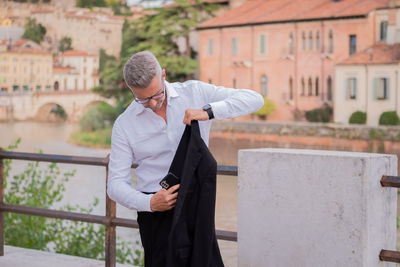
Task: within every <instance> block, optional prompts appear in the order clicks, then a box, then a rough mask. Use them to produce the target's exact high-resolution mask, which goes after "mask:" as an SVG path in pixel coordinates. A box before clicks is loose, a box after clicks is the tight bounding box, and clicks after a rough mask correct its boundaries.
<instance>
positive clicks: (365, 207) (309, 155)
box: [238, 149, 397, 267]
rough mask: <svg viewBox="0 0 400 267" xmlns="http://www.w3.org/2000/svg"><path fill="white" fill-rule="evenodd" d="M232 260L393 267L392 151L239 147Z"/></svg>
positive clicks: (260, 265)
mask: <svg viewBox="0 0 400 267" xmlns="http://www.w3.org/2000/svg"><path fill="white" fill-rule="evenodd" d="M238 166H239V177H238V186H239V188H238V263H239V266H251V267H268V266H271V267H277V266H279V267H281V266H282V267H292V266H293V267H301V266H304V267H321V266H324V267H338V266H351V267H352V266H357V267H376V266H395V264H392V263H386V262H385V263H384V262H381V261H380V260H379V252H380V250H381V249H388V250H396V207H397V189H394V188H384V187H382V186H381V185H380V179H381V177H382V175H397V157H396V156H395V155H386V154H371V153H353V152H339V151H319V150H300V149H249V150H240V151H239V164H238Z"/></svg>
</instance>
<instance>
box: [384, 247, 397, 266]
mask: <svg viewBox="0 0 400 267" xmlns="http://www.w3.org/2000/svg"><path fill="white" fill-rule="evenodd" d="M379 259H380V260H381V261H389V262H396V263H400V252H399V251H393V250H385V249H382V250H381V253H379Z"/></svg>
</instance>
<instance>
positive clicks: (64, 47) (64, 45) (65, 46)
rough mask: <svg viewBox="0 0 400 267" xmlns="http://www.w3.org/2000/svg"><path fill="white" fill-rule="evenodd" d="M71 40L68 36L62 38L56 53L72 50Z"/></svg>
mask: <svg viewBox="0 0 400 267" xmlns="http://www.w3.org/2000/svg"><path fill="white" fill-rule="evenodd" d="M72 49H73V48H72V39H71V37H68V36H64V37H63V38H61V41H60V44H59V45H58V51H60V52H61V53H63V52H65V51H68V50H72Z"/></svg>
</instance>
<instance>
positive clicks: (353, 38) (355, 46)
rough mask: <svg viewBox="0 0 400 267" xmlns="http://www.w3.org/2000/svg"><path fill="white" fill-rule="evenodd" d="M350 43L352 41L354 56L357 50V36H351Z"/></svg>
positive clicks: (351, 46)
mask: <svg viewBox="0 0 400 267" xmlns="http://www.w3.org/2000/svg"><path fill="white" fill-rule="evenodd" d="M349 41H350V55H352V54H354V53H355V52H356V49H357V36H356V35H350V37H349Z"/></svg>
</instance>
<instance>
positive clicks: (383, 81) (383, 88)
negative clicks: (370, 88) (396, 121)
mask: <svg viewBox="0 0 400 267" xmlns="http://www.w3.org/2000/svg"><path fill="white" fill-rule="evenodd" d="M374 98H375V99H377V100H387V99H389V78H375V79H374Z"/></svg>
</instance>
